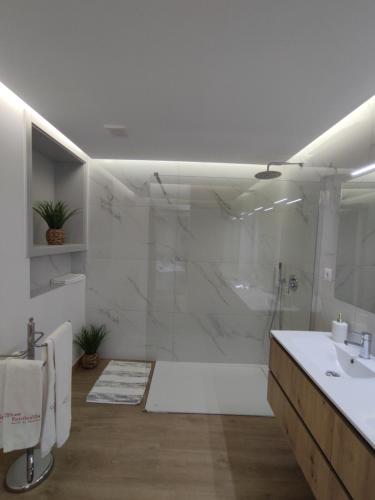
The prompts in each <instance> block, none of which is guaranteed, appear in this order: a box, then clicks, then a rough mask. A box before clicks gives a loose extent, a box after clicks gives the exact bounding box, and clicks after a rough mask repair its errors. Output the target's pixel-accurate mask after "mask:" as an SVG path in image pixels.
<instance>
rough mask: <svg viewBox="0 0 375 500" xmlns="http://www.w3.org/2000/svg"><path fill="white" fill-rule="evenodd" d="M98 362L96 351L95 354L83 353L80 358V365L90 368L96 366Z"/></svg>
mask: <svg viewBox="0 0 375 500" xmlns="http://www.w3.org/2000/svg"><path fill="white" fill-rule="evenodd" d="M98 363H99V354H98V353H97V352H96V353H95V354H84V355H83V356H82V358H81V366H82V368H86V369H90V368H95V367H96V366H98Z"/></svg>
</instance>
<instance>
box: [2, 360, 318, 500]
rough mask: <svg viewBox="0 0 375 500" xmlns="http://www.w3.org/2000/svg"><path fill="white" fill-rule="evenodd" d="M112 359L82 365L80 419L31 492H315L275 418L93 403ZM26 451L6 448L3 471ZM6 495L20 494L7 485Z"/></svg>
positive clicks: (152, 496)
mask: <svg viewBox="0 0 375 500" xmlns="http://www.w3.org/2000/svg"><path fill="white" fill-rule="evenodd" d="M105 365H106V362H105V361H102V362H101V365H100V366H99V367H98V368H96V369H95V370H88V371H85V370H83V369H81V368H77V369H75V370H74V375H73V425H72V432H71V436H70V438H69V441H68V442H67V443H66V444H65V446H64V447H63V448H60V449H58V450H55V451H54V455H55V467H54V470H53V471H52V473H51V475H50V477H49V478H48V479H47V481H45V482H44V483H43V484H42V485H41V486H39V487H38V488H36V489H34V490H32V491H30V492H28V493H25V494H24V498H30V499H35V498H37V499H41V500H43V499H53V500H70V499H73V500H74V499H77V500H78V499H82V500H96V499H98V500H107V499H108V500H188V499H189V500H213V499H220V500H232V499H238V500H245V499H248V500H258V499H270V500H277V499H290V500H292V499H295V500H305V499H306V500H307V499H312V498H313V496H312V494H311V492H310V489H309V487H308V485H307V483H306V482H305V480H304V478H303V476H302V473H301V472H300V470H299V468H298V466H297V464H296V462H295V460H294V458H293V455H292V453H291V452H290V450H289V447H288V444H287V442H286V440H285V439H284V437H283V435H282V433H281V431H280V430H279V427H278V425H277V423H276V421H275V419H274V418H269V417H234V416H215V415H182V414H180V415H172V414H151V413H146V412H144V411H143V407H141V406H137V407H130V406H126V405H104V404H92V403H91V404H87V403H85V397H86V395H87V392H88V390H89V389H90V388H91V386H92V385H93V383H94V382H95V380H96V378H97V377H98V376H99V374H100V372H101V371H102V369H103V368H104V366H105ZM17 456H18V453H8V454H6V455H3V454H0V461H1V463H0V472H1V475H2V477H4V474H5V472H6V469H7V467H8V466H9V464H10V463H11V462H12V461H13V460H14V459H15V458H16V457H17ZM0 498H1V499H2V500H3V499H4V500H5V499H8V498H15V496H14V495H13V494H10V493H7V492H5V490H4V487H3V485H1V486H0Z"/></svg>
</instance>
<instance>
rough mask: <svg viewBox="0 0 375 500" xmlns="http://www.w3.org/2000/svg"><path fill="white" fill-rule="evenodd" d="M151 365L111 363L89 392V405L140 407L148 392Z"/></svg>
mask: <svg viewBox="0 0 375 500" xmlns="http://www.w3.org/2000/svg"><path fill="white" fill-rule="evenodd" d="M150 371H151V363H139V362H136V361H110V362H109V363H108V365H107V366H106V368H105V370H104V371H103V373H102V374H101V375H100V377H99V378H98V380H97V381H96V382H95V385H94V386H93V388H92V389H91V391H90V392H89V394H88V396H87V398H86V401H87V402H88V403H109V404H122V405H138V404H139V403H140V402H141V401H142V398H143V395H144V393H145V390H146V386H147V381H148V378H149V376H150Z"/></svg>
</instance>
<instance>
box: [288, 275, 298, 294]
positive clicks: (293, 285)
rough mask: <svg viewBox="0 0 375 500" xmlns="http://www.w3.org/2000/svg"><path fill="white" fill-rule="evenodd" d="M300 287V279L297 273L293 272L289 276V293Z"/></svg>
mask: <svg viewBox="0 0 375 500" xmlns="http://www.w3.org/2000/svg"><path fill="white" fill-rule="evenodd" d="M297 289H298V279H297V276H296V275H295V274H291V275H290V276H289V280H288V293H290V291H291V290H292V291H293V292H296V291H297Z"/></svg>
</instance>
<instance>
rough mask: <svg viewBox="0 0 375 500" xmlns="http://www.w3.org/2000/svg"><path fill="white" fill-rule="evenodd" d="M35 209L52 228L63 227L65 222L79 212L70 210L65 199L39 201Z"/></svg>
mask: <svg viewBox="0 0 375 500" xmlns="http://www.w3.org/2000/svg"><path fill="white" fill-rule="evenodd" d="M33 210H34V211H35V212H36V213H37V214H39V215H40V216H41V217H42V219H44V220H45V221H46V223H47V225H48V227H49V228H50V229H61V228H62V227H63V225H64V224H65V222H66V221H67V220H68V219H70V218H71V217H73V215H75V214H77V213H78V212H79V209H77V208H76V209H74V210H69V208H68V207H67V205H66V204H65V203H64V202H63V201H56V202H55V203H54V202H53V201H38V202H37V203H35V204H34V206H33Z"/></svg>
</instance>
